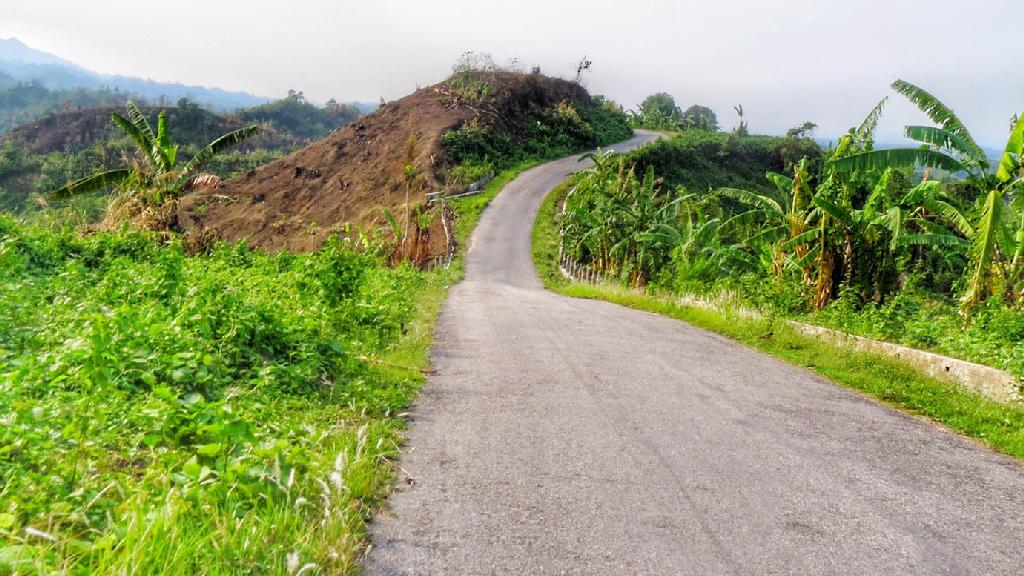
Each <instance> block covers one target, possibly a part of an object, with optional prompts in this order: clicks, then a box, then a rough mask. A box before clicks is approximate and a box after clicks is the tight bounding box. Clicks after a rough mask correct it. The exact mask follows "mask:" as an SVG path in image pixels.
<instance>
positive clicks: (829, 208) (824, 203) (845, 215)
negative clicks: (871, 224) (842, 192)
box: [813, 196, 854, 228]
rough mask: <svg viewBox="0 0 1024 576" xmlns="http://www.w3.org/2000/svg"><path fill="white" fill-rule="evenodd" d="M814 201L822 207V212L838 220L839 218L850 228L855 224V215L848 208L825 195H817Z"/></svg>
mask: <svg viewBox="0 0 1024 576" xmlns="http://www.w3.org/2000/svg"><path fill="white" fill-rule="evenodd" d="M813 202H814V205H815V206H817V207H818V208H820V209H821V211H822V212H824V213H826V214H828V215H829V216H831V217H833V218H835V219H836V220H839V221H840V222H842V223H843V224H845V225H846V226H847V227H848V228H852V227H853V226H854V221H853V215H852V214H850V211H849V210H848V209H846V208H844V207H842V206H840V205H838V204H836V203H835V202H833V201H831V200H829V199H828V198H825V197H824V196H815V197H814V200H813Z"/></svg>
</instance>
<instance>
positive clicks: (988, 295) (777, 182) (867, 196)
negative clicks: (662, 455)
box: [560, 81, 1024, 376]
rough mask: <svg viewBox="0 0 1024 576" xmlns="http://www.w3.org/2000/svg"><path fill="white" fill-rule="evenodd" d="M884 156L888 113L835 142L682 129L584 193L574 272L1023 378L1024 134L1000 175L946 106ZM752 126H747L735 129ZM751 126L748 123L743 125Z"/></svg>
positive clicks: (574, 205)
mask: <svg viewBox="0 0 1024 576" xmlns="http://www.w3.org/2000/svg"><path fill="white" fill-rule="evenodd" d="M893 88H894V89H895V90H896V91H897V92H898V93H899V94H901V95H903V96H905V97H906V98H908V99H909V100H910V101H911V102H913V103H914V104H916V105H917V106H918V107H920V108H921V110H922V111H923V112H924V113H925V114H927V115H928V116H929V117H930V118H931V119H932V121H933V122H934V125H926V126H908V127H907V128H906V135H907V136H908V137H909V138H910V139H913V140H916V141H917V142H919V143H921V146H920V147H918V148H906V149H885V150H878V149H875V148H874V141H873V133H874V130H875V127H876V126H877V123H878V120H879V118H880V116H881V114H882V112H883V108H884V105H885V100H883V101H882V102H880V103H879V104H878V106H876V107H875V108H874V109H873V110H871V111H870V113H869V114H868V115H867V117H866V118H865V119H864V121H863V122H861V123H860V124H859V125H857V126H855V127H853V128H851V129H850V131H849V133H848V134H847V135H846V136H844V137H843V138H842V139H841V140H840V142H839V144H838V145H837V147H836V148H835V149H832V150H828V151H826V152H824V153H821V152H820V151H819V150H818V149H817V146H815V145H814V144H813V143H812V142H811V141H810V140H807V139H806V138H803V137H802V136H805V135H806V133H807V128H808V127H809V126H810V127H813V125H812V124H807V125H804V126H801V127H798V128H796V129H794V130H793V131H791V134H790V135H788V136H786V137H783V138H768V137H753V136H743V135H740V134H739V133H740V132H741V130H738V129H734V130H733V131H732V133H731V134H728V135H726V134H720V133H718V134H711V133H707V132H702V131H699V130H687V131H683V132H682V133H681V134H680V135H679V136H677V137H675V138H673V139H672V140H671V141H669V142H662V143H658V144H656V145H653V146H650V147H648V148H646V149H644V150H641V151H639V152H636V153H634V154H632V155H629V156H627V157H622V158H616V157H601V158H598V159H597V165H596V167H595V168H594V169H592V170H589V171H587V172H586V173H584V174H583V175H582V176H580V178H579V180H578V181H577V182H576V186H575V191H574V192H573V193H572V194H570V195H569V196H568V199H567V201H566V204H565V212H564V213H563V214H562V216H561V221H560V225H561V228H562V232H563V241H564V245H565V249H566V251H568V252H569V253H570V254H571V255H573V256H574V257H575V258H577V259H578V260H579V261H581V262H583V263H586V264H588V265H590V266H593V267H595V268H598V269H600V270H602V271H604V272H606V273H607V274H609V275H611V276H613V277H617V278H620V279H621V280H622V282H624V283H628V284H630V285H632V286H646V287H647V288H648V289H649V290H650V291H653V292H669V293H685V294H694V293H696V294H700V295H707V296H712V297H713V298H718V299H722V300H726V301H732V302H735V301H737V300H738V301H739V302H740V303H742V304H744V305H747V306H753V307H756V308H760V309H762V310H764V311H766V312H769V313H774V314H779V315H782V316H784V317H790V318H802V319H806V320H809V321H812V322H818V323H822V324H825V325H827V326H830V327H835V328H839V329H841V330H847V331H850V332H854V333H857V334H861V335H865V336H870V337H876V338H882V339H886V340H892V341H896V342H900V343H905V344H909V345H911V346H917V347H921V348H926V349H930V350H934V351H937V352H940V353H944V354H950V355H953V356H957V357H960V358H964V359H967V360H972V361H976V362H981V363H985V364H989V365H992V366H995V367H998V368H1002V369H1005V370H1008V371H1010V372H1012V373H1014V374H1016V375H1018V376H1024V347H1021V346H1020V342H1021V341H1022V340H1024V313H1022V311H1021V306H1024V205H1022V203H1021V202H1022V200H1024V193H1022V187H1024V170H1022V164H1021V156H1022V151H1024V150H1022V143H1024V121H1022V120H1020V117H1019V116H1015V117H1014V121H1013V123H1012V130H1011V134H1010V136H1009V139H1008V142H1007V145H1006V150H1005V152H1004V154H1003V155H1002V157H1001V158H1000V159H999V162H998V164H997V165H996V166H990V164H989V161H988V158H987V157H986V155H985V153H984V152H983V151H982V150H981V148H980V147H979V146H978V145H977V144H976V143H975V142H974V140H973V138H972V137H971V135H970V133H969V132H968V131H967V128H966V127H965V126H964V125H963V124H962V122H961V121H960V120H959V118H957V116H956V115H955V114H954V113H953V111H952V110H951V109H949V108H948V107H947V106H945V105H944V104H943V103H942V102H941V101H939V100H938V99H937V98H935V97H934V96H932V95H931V94H929V93H928V92H926V91H924V90H923V89H921V88H919V87H917V86H914V85H913V84H910V83H907V82H904V81H897V82H895V83H894V84H893ZM741 126H742V121H741ZM738 128H739V127H738Z"/></svg>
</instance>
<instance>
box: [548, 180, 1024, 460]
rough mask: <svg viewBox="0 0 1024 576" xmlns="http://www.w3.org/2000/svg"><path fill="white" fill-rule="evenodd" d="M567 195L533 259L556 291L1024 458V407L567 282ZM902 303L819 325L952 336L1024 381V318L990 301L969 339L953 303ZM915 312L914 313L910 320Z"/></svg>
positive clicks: (748, 286)
mask: <svg viewBox="0 0 1024 576" xmlns="http://www.w3.org/2000/svg"><path fill="white" fill-rule="evenodd" d="M566 191H567V187H563V188H558V189H556V190H555V191H553V192H552V193H551V194H550V195H549V196H548V197H547V198H546V199H545V201H544V202H543V204H542V205H541V208H540V210H539V212H538V213H537V220H536V223H535V226H534V234H533V246H532V248H533V257H534V261H535V263H536V264H537V269H538V272H539V273H540V277H541V280H542V281H543V282H544V284H545V285H546V286H547V287H548V288H550V289H552V290H555V291H556V292H558V293H561V294H564V295H567V296H573V297H580V298H594V299H601V300H607V301H609V302H614V303H617V304H620V305H623V306H628V307H631V308H636V309H638V310H645V311H648V312H653V313H657V314H664V315H666V316H670V317H673V318H677V319H679V320H683V321H685V322H687V323H689V324H693V325H695V326H699V327H701V328H704V329H707V330H711V331H714V332H717V333H719V334H722V335H725V336H727V337H729V338H732V339H734V340H737V341H738V342H741V343H743V344H745V345H746V346H749V347H751V348H753V349H755V350H760V351H762V352H765V353H767V354H771V355H773V356H777V357H779V358H781V359H783V360H786V361H788V362H791V363H793V364H795V365H797V366H803V367H806V368H808V369H810V370H813V371H814V372H817V373H818V374H821V375H823V376H825V377H827V378H829V379H831V380H833V381H834V382H836V383H838V384H841V385H843V386H847V387H849V388H852V389H855V390H860V391H862V392H865V393H867V394H870V395H871V396H874V397H875V398H878V399H880V400H882V401H883V402H885V403H887V404H890V405H892V406H895V407H897V408H900V409H903V410H906V411H908V412H911V413H914V414H919V415H922V416H925V417H927V418H930V419H932V420H934V421H936V422H939V423H942V424H944V425H946V426H949V427H950V428H952V429H954V430H957V431H959V432H961V433H963V434H966V435H968V436H970V437H973V438H976V439H978V440H980V441H982V442H985V443H986V444H988V445H989V446H992V447H993V448H995V449H997V450H1000V451H1003V452H1006V453H1008V454H1012V455H1014V456H1016V457H1017V458H1024V410H1022V409H1021V408H1020V407H1019V406H1014V405H1008V404H1002V403H998V402H994V401H991V400H988V399H986V398H983V397H981V396H979V395H977V394H973V393H970V392H967V391H965V390H963V389H962V388H960V387H958V386H956V385H953V384H949V383H946V382H940V381H938V380H935V379H932V378H929V377H926V376H924V375H922V374H921V373H920V372H918V371H916V370H915V369H913V368H910V367H909V366H906V365H905V364H902V363H901V362H900V361H898V360H895V359H892V358H888V357H882V356H876V355H873V354H867V353H862V352H857V351H852V350H849V349H848V348H845V347H839V346H837V345H834V344H831V343H828V342H824V341H822V340H821V339H819V338H814V337H810V336H806V335H803V334H800V333H797V332H796V331H795V330H794V329H793V328H791V327H790V326H788V325H787V324H786V323H785V322H784V321H782V319H780V318H778V317H776V316H774V315H771V316H769V317H768V318H765V319H757V318H748V317H744V316H742V315H740V314H737V313H734V312H733V308H732V307H730V306H729V305H728V304H726V306H725V307H724V311H716V310H708V309H702V308H694V307H690V306H686V305H684V304H682V303H681V302H680V300H679V298H678V297H677V296H676V295H675V294H660V293H658V292H657V291H652V290H647V291H646V292H645V293H640V292H637V291H635V290H631V289H626V288H623V287H621V286H616V285H613V284H607V283H604V284H600V285H589V284H578V283H572V282H569V281H567V280H566V279H565V278H564V277H563V276H562V274H561V272H559V270H558V256H559V254H558V245H559V234H558V230H559V228H558V220H557V207H558V205H559V204H560V201H561V199H562V198H563V197H564V194H565V193H566ZM723 280H726V281H728V282H730V284H729V285H728V286H727V288H728V289H730V290H733V291H734V292H733V294H735V293H736V292H737V291H738V292H739V293H740V294H741V295H743V296H745V297H747V298H749V297H751V296H753V297H755V298H760V299H761V301H762V302H766V303H767V302H769V301H771V302H774V303H775V304H776V307H777V309H787V310H788V309H790V304H788V303H787V298H788V299H791V300H794V301H802V300H803V298H802V296H801V295H800V291H799V283H797V284H796V285H793V286H794V287H795V289H796V290H795V293H794V292H793V290H792V289H791V288H788V287H787V285H786V284H782V285H779V284H776V283H773V282H766V281H765V279H764V278H763V277H762V276H760V275H754V274H747V275H744V276H741V277H739V278H735V277H733V278H731V279H730V278H726V279H723ZM737 280H738V282H737ZM715 294H721V293H720V292H715ZM766 296H767V298H766ZM900 298H901V300H900V301H897V300H893V301H892V303H890V304H888V305H887V307H888V308H889V310H887V311H885V312H884V316H885V321H882V322H880V319H879V318H878V317H877V316H875V317H873V316H872V315H871V314H870V313H869V314H862V313H861V312H859V307H857V306H856V305H852V306H849V307H848V308H847V312H846V313H845V314H844V319H845V320H853V321H855V322H856V323H857V324H856V325H851V324H843V323H841V322H832V321H831V318H826V317H825V316H823V315H825V314H831V313H832V311H833V310H835V309H837V308H840V307H843V306H847V302H848V301H846V300H845V299H840V300H839V301H837V302H836V303H835V304H833V306H832V307H830V308H828V309H826V310H825V311H823V312H821V313H818V314H816V315H815V316H813V317H812V320H814V321H817V322H823V323H827V324H830V325H832V326H833V327H836V328H839V329H845V330H847V331H849V332H854V333H861V334H871V335H875V336H876V337H884V335H883V334H878V333H877V332H872V330H874V329H876V328H877V326H878V325H879V324H884V325H887V326H889V327H890V328H891V329H892V330H893V332H891V333H890V334H891V335H892V336H894V338H893V339H895V340H897V341H899V338H898V337H899V335H900V333H899V331H902V329H903V327H904V326H906V328H907V330H906V331H907V332H908V333H911V334H914V335H915V337H918V338H919V337H920V336H921V335H925V334H931V335H936V336H937V337H938V338H939V339H942V338H945V339H946V340H944V341H942V340H940V341H941V342H942V343H941V344H939V345H938V346H937V348H938V349H940V350H943V351H946V352H947V353H954V355H961V357H963V356H966V357H967V358H968V359H975V360H976V361H980V362H985V363H989V364H991V365H995V366H1001V367H1004V368H1006V369H1009V370H1011V372H1013V373H1015V374H1018V375H1021V374H1024V366H1022V356H1021V352H1022V349H1021V347H1020V346H1013V345H1012V343H1014V342H1019V341H1020V339H1021V338H1022V337H1024V315H1022V314H1020V313H1019V312H1018V311H1014V310H1009V309H1007V308H1005V307H1004V306H1003V305H1001V304H998V303H996V302H994V301H989V302H988V303H987V305H986V306H984V307H982V308H980V309H979V310H978V311H977V316H976V323H975V324H972V325H971V327H970V328H969V329H968V330H967V331H961V330H959V324H958V315H957V309H956V307H955V306H954V305H951V304H947V305H946V306H945V308H942V307H935V306H934V305H932V304H931V303H930V300H929V301H927V302H929V303H928V304H915V303H914V302H912V300H914V299H915V298H916V296H912V297H910V298H906V297H905V296H901V297H900ZM764 309H771V308H769V307H765V308H764ZM912 310H913V311H914V312H912V313H911V311H912ZM934 342H935V340H932V343H934ZM904 343H906V344H910V345H917V346H921V347H931V346H926V345H924V344H922V343H921V340H917V341H904ZM961 351H962V352H961ZM1000 359H1002V361H999V360H1000Z"/></svg>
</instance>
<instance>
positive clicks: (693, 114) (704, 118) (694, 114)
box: [679, 104, 718, 132]
mask: <svg viewBox="0 0 1024 576" xmlns="http://www.w3.org/2000/svg"><path fill="white" fill-rule="evenodd" d="M679 128H680V129H682V130H703V131H705V132H718V117H717V116H715V113H714V111H713V110H711V108H708V107H707V106H701V105H700V104H694V105H693V106H690V107H689V108H687V109H686V110H685V111H684V112H683V113H682V115H681V116H680V121H679Z"/></svg>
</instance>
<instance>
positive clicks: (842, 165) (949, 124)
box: [829, 80, 989, 180]
mask: <svg viewBox="0 0 1024 576" xmlns="http://www.w3.org/2000/svg"><path fill="white" fill-rule="evenodd" d="M891 87H892V89H893V90H895V91H896V92H898V93H899V94H902V95H903V96H905V97H906V98H907V99H908V100H910V101H911V102H912V103H913V104H915V105H916V106H917V107H918V109H920V110H921V111H922V112H924V113H925V114H926V115H927V116H928V117H929V118H930V119H931V120H932V121H933V122H935V124H937V126H907V127H906V128H905V129H904V134H905V135H906V136H907V138H910V139H911V140H915V141H917V142H920V143H921V145H922V146H921V147H918V148H895V149H887V150H873V149H869V150H864V151H861V152H858V153H855V154H850V155H846V156H843V157H839V158H833V159H832V160H830V162H829V163H830V165H831V166H832V167H833V168H834V169H836V170H838V171H841V172H854V171H859V172H868V171H875V170H877V171H882V170H885V169H886V168H916V167H919V166H923V167H928V168H939V169H942V170H946V171H947V172H951V173H958V172H966V173H967V174H968V175H969V177H970V178H972V179H980V180H984V179H985V177H986V175H987V173H988V169H989V165H988V159H987V157H986V156H985V153H984V151H982V149H981V147H980V146H978V144H977V142H975V140H974V138H973V137H972V136H971V133H970V132H969V131H968V130H967V128H966V126H964V124H963V122H962V121H961V120H960V118H959V117H958V116H957V115H956V114H955V113H954V112H953V110H952V109H950V108H949V107H948V106H946V105H945V104H943V103H942V101H940V100H939V99H938V98H936V97H935V96H933V95H932V94H930V93H929V92H927V91H925V90H924V89H922V88H919V87H918V86H915V85H914V84H911V83H910V82H907V81H905V80H896V81H895V82H893V83H892V86H891Z"/></svg>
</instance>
